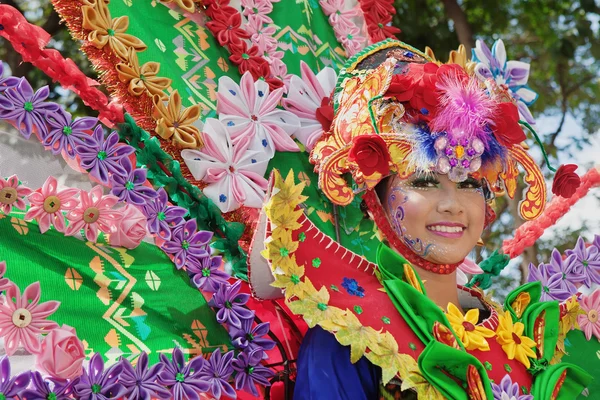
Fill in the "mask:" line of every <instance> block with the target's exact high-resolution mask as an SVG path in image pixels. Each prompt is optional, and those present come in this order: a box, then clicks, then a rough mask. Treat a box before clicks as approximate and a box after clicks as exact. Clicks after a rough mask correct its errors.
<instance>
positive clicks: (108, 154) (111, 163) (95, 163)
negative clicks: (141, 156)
mask: <svg viewBox="0 0 600 400" xmlns="http://www.w3.org/2000/svg"><path fill="white" fill-rule="evenodd" d="M93 139H94V142H93V143H89V144H86V145H78V146H76V147H75V151H76V152H77V153H78V154H79V156H80V157H81V166H82V167H83V168H85V169H87V170H88V171H89V172H90V175H92V176H93V177H95V178H97V179H98V180H100V182H102V183H104V184H105V185H106V184H108V180H109V173H111V174H113V175H120V176H124V175H126V174H127V171H125V169H124V168H123V166H122V165H121V160H122V159H123V158H124V157H127V156H129V155H130V154H133V153H134V152H135V149H134V148H133V147H131V146H129V145H119V134H118V133H117V132H112V133H111V134H110V135H108V137H107V138H106V140H104V129H102V126H101V125H98V126H97V127H96V129H94V135H93Z"/></svg>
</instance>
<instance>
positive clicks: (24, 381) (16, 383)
mask: <svg viewBox="0 0 600 400" xmlns="http://www.w3.org/2000/svg"><path fill="white" fill-rule="evenodd" d="M30 380H31V372H29V371H27V372H23V373H22V374H19V375H17V376H14V377H12V378H11V376H10V361H9V360H8V357H6V356H5V357H2V360H0V393H2V394H3V395H4V398H6V399H12V398H13V397H15V396H16V395H17V394H19V393H21V392H22V391H23V389H25V388H26V387H27V386H29V381H30Z"/></svg>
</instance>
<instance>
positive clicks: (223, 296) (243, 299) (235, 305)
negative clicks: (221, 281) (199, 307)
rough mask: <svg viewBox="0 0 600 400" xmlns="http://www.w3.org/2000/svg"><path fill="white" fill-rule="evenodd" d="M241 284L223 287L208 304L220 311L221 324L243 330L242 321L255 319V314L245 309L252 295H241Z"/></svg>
mask: <svg viewBox="0 0 600 400" xmlns="http://www.w3.org/2000/svg"><path fill="white" fill-rule="evenodd" d="M241 284H242V281H241V280H238V281H236V282H235V283H234V284H233V285H221V287H220V288H219V290H217V291H216V292H215V294H213V296H212V298H211V299H210V301H209V302H208V305H209V306H211V307H214V308H218V309H219V311H217V322H219V323H220V324H222V323H224V322H227V323H228V324H229V326H233V327H236V328H239V329H241V328H242V321H241V320H243V319H253V318H254V313H253V312H252V311H250V310H249V309H247V308H246V307H244V304H246V303H247V302H248V300H249V299H250V295H249V294H247V293H239V291H240V286H241Z"/></svg>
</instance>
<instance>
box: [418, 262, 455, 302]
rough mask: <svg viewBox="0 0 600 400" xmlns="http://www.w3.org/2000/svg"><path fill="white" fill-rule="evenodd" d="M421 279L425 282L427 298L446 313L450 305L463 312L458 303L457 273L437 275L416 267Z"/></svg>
mask: <svg viewBox="0 0 600 400" xmlns="http://www.w3.org/2000/svg"><path fill="white" fill-rule="evenodd" d="M415 268H416V270H417V273H418V274H419V277H420V278H421V280H422V281H423V286H425V291H426V292H427V297H429V299H431V301H433V302H434V303H435V304H437V305H438V306H439V307H440V308H442V309H443V310H444V311H446V309H447V307H448V303H452V304H454V305H455V306H456V307H458V309H459V310H461V311H462V308H461V307H460V304H459V301H458V291H457V290H456V271H454V272H452V273H450V274H444V275H442V274H436V273H435V272H431V271H427V270H425V269H423V268H421V267H419V265H418V264H417V265H415Z"/></svg>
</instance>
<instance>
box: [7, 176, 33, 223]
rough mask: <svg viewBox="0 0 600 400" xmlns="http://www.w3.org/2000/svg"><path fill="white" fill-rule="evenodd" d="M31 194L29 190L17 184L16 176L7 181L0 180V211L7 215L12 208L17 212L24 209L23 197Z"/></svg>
mask: <svg viewBox="0 0 600 400" xmlns="http://www.w3.org/2000/svg"><path fill="white" fill-rule="evenodd" d="M30 193H31V189H29V188H28V187H25V186H23V185H21V184H19V178H17V176H16V175H13V176H11V177H10V178H8V179H6V180H5V179H2V178H0V211H2V212H3V213H4V214H6V215H8V214H9V213H10V212H11V210H12V208H13V206H14V207H16V208H18V209H19V210H24V209H25V206H26V205H25V196H27V195H29V194H30Z"/></svg>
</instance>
